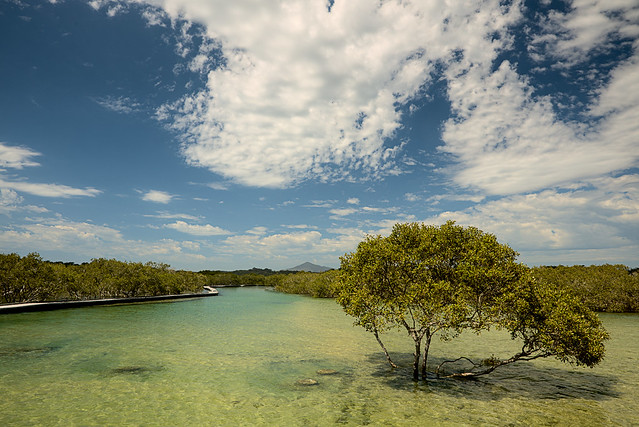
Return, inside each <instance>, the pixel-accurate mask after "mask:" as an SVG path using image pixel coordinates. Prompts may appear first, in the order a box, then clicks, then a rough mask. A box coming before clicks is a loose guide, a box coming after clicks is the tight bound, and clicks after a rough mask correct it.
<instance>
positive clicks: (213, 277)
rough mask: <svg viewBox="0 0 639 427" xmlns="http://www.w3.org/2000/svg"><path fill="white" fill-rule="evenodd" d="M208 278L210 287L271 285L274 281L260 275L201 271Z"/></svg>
mask: <svg viewBox="0 0 639 427" xmlns="http://www.w3.org/2000/svg"><path fill="white" fill-rule="evenodd" d="M200 274H203V275H204V276H205V277H206V284H207V285H209V286H246V285H259V286H266V285H269V284H270V282H272V281H273V280H274V279H272V276H265V275H262V274H258V273H242V274H238V273H235V272H230V271H209V270H205V271H201V272H200Z"/></svg>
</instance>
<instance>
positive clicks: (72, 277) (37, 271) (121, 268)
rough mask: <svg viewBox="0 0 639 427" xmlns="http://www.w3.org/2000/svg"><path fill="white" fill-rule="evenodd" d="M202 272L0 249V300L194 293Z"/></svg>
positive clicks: (203, 281) (203, 282) (203, 280)
mask: <svg viewBox="0 0 639 427" xmlns="http://www.w3.org/2000/svg"><path fill="white" fill-rule="evenodd" d="M204 285H206V277H205V276H203V275H201V274H198V273H193V272H190V271H177V270H173V269H171V268H170V266H169V265H167V264H159V263H154V262H148V263H145V264H143V263H139V262H123V261H117V260H114V259H104V258H99V259H94V260H92V261H91V262H89V263H85V264H80V265H76V264H68V263H67V264H64V263H52V262H48V261H43V260H42V258H41V257H40V255H38V254H37V253H31V254H29V255H27V256H25V257H21V256H19V255H18V254H15V253H13V254H8V255H5V254H0V303H18V302H35V301H61V300H83V299H94V298H124V297H136V296H154V295H171V294H182V293H190V292H200V291H201V290H202V287H203V286H204Z"/></svg>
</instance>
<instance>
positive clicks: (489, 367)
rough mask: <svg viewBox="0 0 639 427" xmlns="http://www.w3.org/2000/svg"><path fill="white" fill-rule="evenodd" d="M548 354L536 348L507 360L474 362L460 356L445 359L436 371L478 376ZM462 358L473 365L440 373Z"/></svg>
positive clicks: (454, 374) (491, 358)
mask: <svg viewBox="0 0 639 427" xmlns="http://www.w3.org/2000/svg"><path fill="white" fill-rule="evenodd" d="M538 351H539V353H537V354H534V353H536V352H538ZM548 356H552V354H551V353H548V352H541V351H540V350H539V349H536V350H530V351H522V352H520V353H517V354H515V355H514V356H512V357H511V358H509V359H506V360H499V359H497V358H495V357H490V358H488V359H484V360H482V361H481V362H479V363H478V362H474V361H472V360H471V359H469V358H468V357H464V356H462V357H458V358H457V359H455V360H444V361H443V362H442V363H440V364H439V366H437V370H436V371H435V373H436V374H437V376H438V377H439V378H472V377H478V376H481V375H486V374H490V373H491V372H493V371H494V370H495V369H497V368H499V367H500V366H504V365H509V364H511V363H515V362H517V361H520V360H521V361H530V360H534V359H538V358H541V357H548ZM460 360H466V361H468V362H470V363H471V364H472V365H473V367H472V368H471V369H470V370H469V371H466V372H456V373H453V374H450V375H440V371H441V368H442V367H443V366H444V365H445V364H448V363H455V362H459V361H460ZM482 367H483V368H484V369H482V370H476V369H480V368H482Z"/></svg>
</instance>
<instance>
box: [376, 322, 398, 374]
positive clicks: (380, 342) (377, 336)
mask: <svg viewBox="0 0 639 427" xmlns="http://www.w3.org/2000/svg"><path fill="white" fill-rule="evenodd" d="M373 334H375V338H376V339H377V342H378V343H379V345H380V347H382V350H384V354H385V355H386V360H388V363H389V364H390V365H391V366H392V367H393V368H397V365H396V364H394V363H393V361H392V360H391V358H390V355H389V354H388V351H387V350H386V346H385V345H384V343H383V342H382V340H381V339H380V338H379V334H378V333H377V329H373Z"/></svg>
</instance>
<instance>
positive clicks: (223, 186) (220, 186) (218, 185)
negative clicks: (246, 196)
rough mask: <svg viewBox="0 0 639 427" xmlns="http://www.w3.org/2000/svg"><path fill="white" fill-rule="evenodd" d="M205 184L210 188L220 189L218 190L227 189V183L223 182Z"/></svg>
mask: <svg viewBox="0 0 639 427" xmlns="http://www.w3.org/2000/svg"><path fill="white" fill-rule="evenodd" d="M206 186H207V187H209V188H212V189H213V190H220V191H224V190H228V189H229V187H228V185H227V184H225V183H223V182H211V183H208V184H206Z"/></svg>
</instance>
